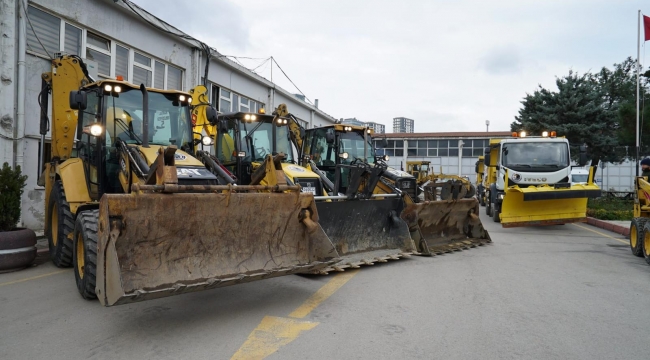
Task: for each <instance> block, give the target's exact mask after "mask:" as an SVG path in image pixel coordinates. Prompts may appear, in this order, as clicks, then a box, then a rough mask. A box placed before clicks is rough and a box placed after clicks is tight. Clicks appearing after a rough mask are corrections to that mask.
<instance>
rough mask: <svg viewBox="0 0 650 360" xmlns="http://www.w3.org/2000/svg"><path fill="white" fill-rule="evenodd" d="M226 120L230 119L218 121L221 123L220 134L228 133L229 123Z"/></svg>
mask: <svg viewBox="0 0 650 360" xmlns="http://www.w3.org/2000/svg"><path fill="white" fill-rule="evenodd" d="M226 121H228V120H221V121H218V123H219V133H220V134H227V133H228V123H227V122H226Z"/></svg>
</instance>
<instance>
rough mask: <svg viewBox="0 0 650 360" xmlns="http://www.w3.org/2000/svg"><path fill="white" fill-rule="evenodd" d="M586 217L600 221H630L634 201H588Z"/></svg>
mask: <svg viewBox="0 0 650 360" xmlns="http://www.w3.org/2000/svg"><path fill="white" fill-rule="evenodd" d="M587 216H590V217H593V218H596V219H600V220H632V217H633V216H634V200H623V199H617V198H598V199H589V201H588V202H587Z"/></svg>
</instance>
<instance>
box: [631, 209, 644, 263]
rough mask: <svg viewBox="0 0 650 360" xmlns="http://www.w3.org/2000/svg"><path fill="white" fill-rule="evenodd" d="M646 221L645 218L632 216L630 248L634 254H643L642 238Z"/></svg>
mask: <svg viewBox="0 0 650 360" xmlns="http://www.w3.org/2000/svg"><path fill="white" fill-rule="evenodd" d="M647 222H648V219H646V218H634V219H632V222H631V223H630V249H631V250H632V254H633V255H634V256H639V257H641V256H643V239H644V237H645V236H644V235H645V225H646V223H647Z"/></svg>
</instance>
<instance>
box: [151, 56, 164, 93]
mask: <svg viewBox="0 0 650 360" xmlns="http://www.w3.org/2000/svg"><path fill="white" fill-rule="evenodd" d="M153 70H154V78H153V87H155V88H156V89H164V88H165V64H163V63H161V62H159V61H156V64H155V66H154V69H153Z"/></svg>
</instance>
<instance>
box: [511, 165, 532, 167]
mask: <svg viewBox="0 0 650 360" xmlns="http://www.w3.org/2000/svg"><path fill="white" fill-rule="evenodd" d="M506 166H508V167H532V166H530V165H529V164H508V165H506Z"/></svg>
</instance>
